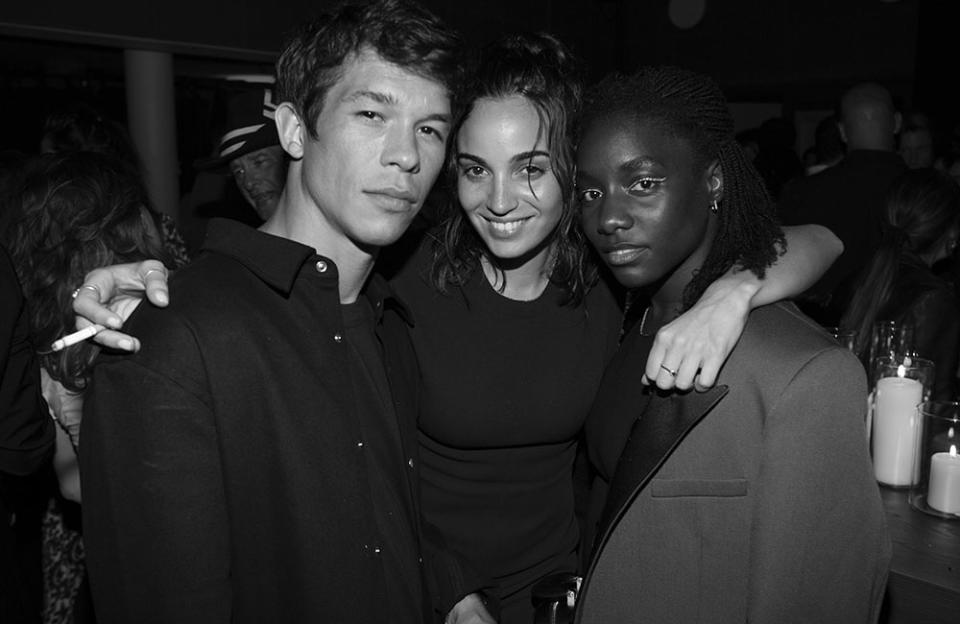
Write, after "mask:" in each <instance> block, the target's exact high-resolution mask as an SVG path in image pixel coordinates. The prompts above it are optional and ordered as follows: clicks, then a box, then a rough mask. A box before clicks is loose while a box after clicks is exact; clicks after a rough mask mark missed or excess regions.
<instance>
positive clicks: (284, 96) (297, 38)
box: [276, 0, 463, 139]
mask: <svg viewBox="0 0 960 624" xmlns="http://www.w3.org/2000/svg"><path fill="white" fill-rule="evenodd" d="M462 48H463V43H462V42H461V40H460V37H459V35H458V34H457V33H455V32H454V31H452V30H451V29H449V28H448V27H447V26H445V25H444V24H443V23H442V22H441V21H440V19H439V18H437V17H436V16H435V15H433V14H432V13H430V12H429V11H427V10H426V9H424V8H423V7H420V6H419V5H417V4H414V3H412V2H406V1H405V0H377V1H376V2H361V3H344V4H341V5H340V6H338V7H337V8H335V9H333V10H331V11H329V12H325V13H322V14H320V15H319V16H317V17H316V18H315V19H313V20H310V21H308V22H306V23H305V24H303V25H302V26H300V27H299V28H298V29H296V30H295V31H294V32H293V33H292V34H291V35H290V36H289V37H288V38H287V41H286V42H285V44H284V46H283V50H282V52H281V53H280V57H279V58H278V59H277V65H276V74H277V81H276V95H277V99H276V101H277V102H289V103H290V104H292V105H293V107H294V108H295V109H296V111H297V114H299V115H300V117H301V118H302V119H304V120H306V121H307V131H308V132H309V134H310V136H311V137H313V138H314V139H315V138H317V135H316V120H317V118H318V117H319V116H320V111H321V110H322V109H323V102H324V98H325V96H326V94H327V91H329V90H330V87H332V86H333V85H334V84H335V83H336V82H337V80H339V79H340V76H341V74H342V72H343V64H344V61H345V60H346V59H347V57H348V56H350V55H353V54H357V53H359V52H361V51H363V50H364V49H369V50H372V51H373V52H376V53H377V55H379V56H380V57H381V58H383V59H384V60H385V61H389V62H390V63H393V64H394V65H398V66H400V67H402V68H404V69H406V70H407V71H410V72H412V73H414V74H417V75H418V76H422V77H424V78H428V79H430V80H434V81H436V82H438V83H440V84H442V85H443V86H445V87H446V88H447V90H448V91H450V92H451V93H453V92H454V91H455V88H456V85H457V84H458V82H459V80H460V73H461V71H462V63H461V58H460V56H461V52H460V51H461V49H462Z"/></svg>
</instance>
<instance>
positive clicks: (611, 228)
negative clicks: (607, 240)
mask: <svg viewBox="0 0 960 624" xmlns="http://www.w3.org/2000/svg"><path fill="white" fill-rule="evenodd" d="M600 202H601V203H600V205H599V206H597V208H596V210H597V211H598V212H597V233H598V234H603V235H605V236H606V235H610V234H616V232H617V230H629V229H630V228H631V227H633V217H631V216H630V211H629V210H626V209H625V206H624V205H623V203H622V202H620V201H617V200H616V198H604V199H601V200H600Z"/></svg>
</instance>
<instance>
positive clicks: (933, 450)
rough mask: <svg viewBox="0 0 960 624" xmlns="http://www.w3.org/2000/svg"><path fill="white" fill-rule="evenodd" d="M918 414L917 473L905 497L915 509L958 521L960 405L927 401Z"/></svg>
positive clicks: (959, 515) (959, 506)
mask: <svg viewBox="0 0 960 624" xmlns="http://www.w3.org/2000/svg"><path fill="white" fill-rule="evenodd" d="M919 413H920V423H919V424H920V432H919V435H918V436H917V440H916V442H917V451H916V453H917V462H916V466H915V470H916V473H915V474H914V478H913V481H914V483H913V485H912V486H911V488H910V493H909V494H908V496H907V498H908V500H909V501H910V505H911V506H913V508H914V509H917V510H919V511H922V512H924V513H927V514H930V515H932V516H937V517H939V518H945V519H948V520H960V403H957V402H955V401H926V402H924V403H921V404H920V410H919Z"/></svg>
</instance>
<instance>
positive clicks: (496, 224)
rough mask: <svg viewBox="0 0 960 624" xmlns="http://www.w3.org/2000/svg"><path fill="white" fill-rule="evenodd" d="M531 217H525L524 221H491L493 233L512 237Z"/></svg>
mask: <svg viewBox="0 0 960 624" xmlns="http://www.w3.org/2000/svg"><path fill="white" fill-rule="evenodd" d="M528 219H530V217H524V218H523V219H513V220H511V221H490V220H488V223H490V227H491V228H493V231H494V232H495V233H497V234H502V235H504V236H510V235H511V234H515V233H516V232H517V230H519V229H520V226H521V225H522V224H523V222H524V221H527V220H528Z"/></svg>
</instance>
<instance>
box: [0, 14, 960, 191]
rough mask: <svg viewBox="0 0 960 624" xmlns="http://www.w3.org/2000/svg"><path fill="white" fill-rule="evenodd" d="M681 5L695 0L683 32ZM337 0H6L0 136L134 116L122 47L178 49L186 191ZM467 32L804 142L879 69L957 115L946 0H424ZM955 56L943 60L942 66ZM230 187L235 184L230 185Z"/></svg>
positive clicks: (949, 116) (905, 96) (9, 142)
mask: <svg viewBox="0 0 960 624" xmlns="http://www.w3.org/2000/svg"><path fill="white" fill-rule="evenodd" d="M672 2H673V3H676V4H675V5H674V8H677V7H679V8H681V9H682V8H683V6H684V5H697V4H701V5H703V6H704V7H705V9H704V12H703V16H702V19H701V20H700V21H699V22H698V23H697V24H696V25H695V26H693V27H691V28H686V29H681V28H678V27H677V26H675V25H673V24H672V23H671V20H670V17H669V14H670V9H671V3H672ZM328 4H330V3H329V2H322V1H320V2H318V1H316V0H314V1H305V0H267V1H264V0H259V1H254V0H229V1H228V0H166V1H162V2H149V3H147V2H143V3H140V2H129V1H124V0H95V1H87V2H83V1H79V2H78V1H76V0H74V1H71V2H68V1H66V0H19V1H12V0H5V1H4V2H3V6H2V7H0V114H2V115H0V119H2V126H0V149H3V148H14V149H19V150H22V151H27V152H33V151H36V150H37V148H38V142H39V135H40V127H41V124H42V120H43V117H44V116H45V115H46V114H47V112H49V111H50V110H52V109H54V108H57V107H59V106H62V105H63V104H64V103H67V102H71V101H82V102H87V103H90V104H92V105H94V106H96V107H98V108H99V109H100V110H101V111H103V112H104V113H105V114H106V115H108V116H111V117H114V118H116V119H119V120H121V121H123V120H125V115H126V112H125V93H124V88H123V79H124V78H123V75H124V67H123V50H124V49H125V48H130V49H144V50H157V51H164V52H171V53H173V54H174V67H175V75H176V105H177V145H178V148H177V149H178V153H179V155H180V162H181V184H180V189H181V193H186V192H187V191H188V190H189V189H191V187H192V186H193V184H194V181H195V180H194V177H195V173H194V171H193V169H192V167H191V166H190V163H192V162H193V161H194V160H195V159H196V158H199V157H202V156H205V155H207V154H208V153H210V151H211V149H212V148H213V145H214V142H215V141H216V139H217V137H218V131H219V128H218V127H217V122H216V120H217V119H218V118H219V115H220V114H221V113H222V106H223V102H224V99H225V97H226V95H227V94H228V93H229V92H231V90H235V89H236V88H238V87H239V86H241V85H246V83H245V82H244V81H243V79H242V78H238V76H249V75H267V76H268V75H270V74H271V73H272V61H273V59H274V55H275V54H276V52H277V50H278V49H279V47H280V45H281V42H282V41H283V38H284V35H285V34H286V33H287V32H288V31H289V30H290V29H291V28H293V27H294V26H296V25H297V24H298V23H300V22H302V21H303V20H304V19H306V18H308V17H310V16H311V15H313V14H314V13H316V12H318V11H319V10H321V9H322V8H323V7H324V6H326V5H328ZM424 4H425V5H427V6H428V7H430V8H431V9H432V10H434V11H435V12H436V13H437V14H439V15H440V16H441V17H442V18H444V19H445V20H446V21H447V22H448V23H450V24H451V25H453V26H454V27H455V28H458V29H459V30H460V31H461V32H462V33H463V34H464V35H465V38H466V40H467V42H468V43H469V44H477V43H481V42H483V41H485V40H487V39H489V38H491V37H494V36H496V35H498V34H500V33H502V32H506V31H515V30H537V29H539V30H547V31H550V32H553V33H555V34H557V35H558V36H559V37H560V38H562V39H563V40H564V41H566V42H567V43H568V45H570V46H571V47H572V48H573V50H574V51H575V52H576V53H578V54H579V55H580V56H582V57H583V58H584V59H585V60H586V61H587V63H588V65H589V67H590V70H591V74H592V78H599V77H600V76H602V75H603V74H605V73H606V72H608V71H611V70H614V69H619V70H629V69H632V68H634V67H636V66H637V65H639V64H661V63H669V64H676V65H680V66H684V67H688V68H690V69H694V70H698V71H702V72H706V73H709V74H711V75H713V76H714V77H715V78H716V79H717V80H718V81H719V83H720V84H721V86H722V87H723V88H724V90H725V92H726V94H727V96H728V99H730V101H731V102H732V103H733V107H734V113H735V116H736V117H737V120H738V125H739V126H740V128H738V129H742V128H745V127H748V126H754V125H758V124H759V123H760V122H762V121H764V119H766V118H767V117H770V116H776V115H783V116H784V117H786V118H788V119H790V120H791V121H793V122H794V123H795V125H796V127H797V131H798V135H797V139H798V140H797V145H796V148H797V151H798V153H801V152H802V151H803V149H804V148H805V147H806V146H808V145H809V144H810V142H811V141H812V129H813V126H814V125H815V123H816V122H817V121H819V119H820V118H822V116H823V115H824V114H826V113H827V112H829V111H830V110H831V109H832V108H833V106H834V105H835V103H836V100H837V98H838V96H839V94H840V93H841V92H842V91H843V89H845V88H846V87H847V86H849V85H851V84H852V83H855V82H859V81H863V80H875V81H878V82H880V83H882V84H884V85H886V86H887V87H888V88H890V90H891V91H892V92H893V93H894V95H895V97H896V99H897V101H898V103H899V105H900V106H901V107H902V108H903V109H904V110H910V109H923V110H925V111H927V112H928V113H930V114H932V115H933V117H934V120H935V122H937V124H938V125H939V126H940V127H943V128H948V129H952V128H953V126H954V125H955V123H956V119H960V105H958V90H960V89H958V81H957V80H956V77H955V76H954V75H953V70H954V65H953V64H954V59H955V58H956V50H957V48H956V44H955V43H954V41H955V37H956V32H955V31H956V29H957V26H956V24H957V23H958V22H957V21H956V19H955V16H954V10H953V8H952V5H954V4H956V3H955V2H953V1H952V0H892V1H891V0H886V1H884V0H632V1H631V0H569V1H562V0H538V1H536V2H524V1H523V0H482V1H479V2H477V1H473V2H446V1H443V0H424ZM944 65H945V67H944ZM227 186H228V188H227V189H226V191H227V192H230V189H229V185H227Z"/></svg>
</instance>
